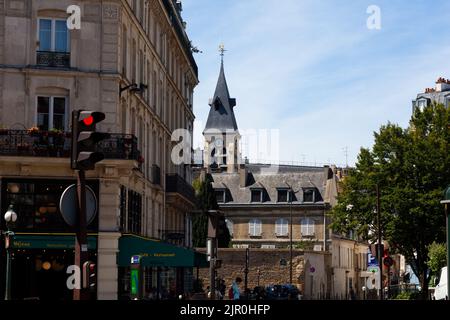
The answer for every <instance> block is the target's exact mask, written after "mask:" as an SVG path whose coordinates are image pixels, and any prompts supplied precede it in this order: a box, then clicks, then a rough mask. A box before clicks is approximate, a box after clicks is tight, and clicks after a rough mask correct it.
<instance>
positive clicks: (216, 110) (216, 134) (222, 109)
mask: <svg viewBox="0 0 450 320" xmlns="http://www.w3.org/2000/svg"><path fill="white" fill-rule="evenodd" d="M219 48H220V53H221V54H220V55H221V65H220V74H219V79H218V80H217V85H216V91H215V92H214V96H213V98H212V99H210V101H209V106H210V110H209V115H208V120H207V121H206V126H205V130H204V131H203V136H204V137H205V150H204V165H205V167H207V168H208V169H214V170H221V171H226V172H228V173H233V172H237V168H238V165H239V162H240V152H239V141H240V135H239V130H238V126H237V123H236V118H235V116H234V111H233V108H234V107H235V106H236V99H234V98H230V93H229V91H228V86H227V80H226V78H225V71H224V66H223V56H224V52H225V48H224V46H223V45H220V47H219Z"/></svg>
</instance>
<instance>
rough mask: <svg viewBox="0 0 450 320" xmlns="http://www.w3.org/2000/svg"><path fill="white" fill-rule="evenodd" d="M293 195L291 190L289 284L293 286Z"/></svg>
mask: <svg viewBox="0 0 450 320" xmlns="http://www.w3.org/2000/svg"><path fill="white" fill-rule="evenodd" d="M292 193H293V190H292V188H291V189H290V190H289V194H288V197H289V220H290V221H289V224H290V226H289V243H290V245H289V284H290V285H292V260H293V252H292V247H293V243H292V196H293V195H292Z"/></svg>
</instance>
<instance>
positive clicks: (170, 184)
mask: <svg viewBox="0 0 450 320" xmlns="http://www.w3.org/2000/svg"><path fill="white" fill-rule="evenodd" d="M166 192H173V193H178V194H180V195H182V196H183V197H185V198H187V199H188V200H189V201H191V202H192V203H194V202H195V190H194V187H192V186H191V185H190V184H189V183H187V181H186V180H184V179H183V178H182V177H181V176H180V175H178V174H167V175H166Z"/></svg>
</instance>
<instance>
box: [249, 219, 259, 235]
mask: <svg viewBox="0 0 450 320" xmlns="http://www.w3.org/2000/svg"><path fill="white" fill-rule="evenodd" d="M261 225H262V223H261V220H259V219H252V220H250V222H249V223H248V233H249V235H250V236H251V237H259V236H261V233H262V230H261V229H262V228H261Z"/></svg>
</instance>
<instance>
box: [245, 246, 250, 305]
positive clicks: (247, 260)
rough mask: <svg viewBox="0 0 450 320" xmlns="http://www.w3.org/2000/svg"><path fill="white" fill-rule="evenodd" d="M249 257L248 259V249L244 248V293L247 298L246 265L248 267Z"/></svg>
mask: <svg viewBox="0 0 450 320" xmlns="http://www.w3.org/2000/svg"><path fill="white" fill-rule="evenodd" d="M249 259H250V249H249V248H247V249H245V270H244V273H245V278H244V293H245V298H246V299H248V290H247V289H248V267H249Z"/></svg>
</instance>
